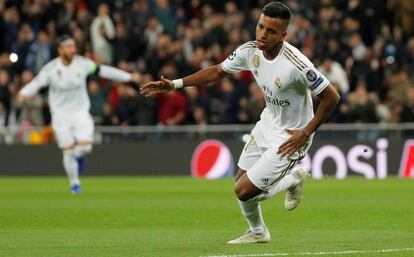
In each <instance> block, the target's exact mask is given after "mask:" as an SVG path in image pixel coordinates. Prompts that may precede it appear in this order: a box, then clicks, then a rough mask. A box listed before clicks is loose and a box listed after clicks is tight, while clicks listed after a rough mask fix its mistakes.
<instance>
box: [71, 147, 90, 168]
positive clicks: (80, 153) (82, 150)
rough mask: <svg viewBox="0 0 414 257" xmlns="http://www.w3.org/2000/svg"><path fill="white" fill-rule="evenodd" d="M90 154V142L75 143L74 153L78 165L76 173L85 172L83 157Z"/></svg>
mask: <svg viewBox="0 0 414 257" xmlns="http://www.w3.org/2000/svg"><path fill="white" fill-rule="evenodd" d="M91 152H92V142H90V141H79V142H77V143H76V146H75V148H74V153H75V156H76V161H77V163H78V173H79V174H82V173H83V171H84V170H85V155H86V154H89V153H91Z"/></svg>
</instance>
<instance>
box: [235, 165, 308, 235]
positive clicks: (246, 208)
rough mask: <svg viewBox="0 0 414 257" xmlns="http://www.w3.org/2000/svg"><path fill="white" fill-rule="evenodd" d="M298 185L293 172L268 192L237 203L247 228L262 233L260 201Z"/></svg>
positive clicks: (263, 225) (262, 222)
mask: <svg viewBox="0 0 414 257" xmlns="http://www.w3.org/2000/svg"><path fill="white" fill-rule="evenodd" d="M299 183H300V179H299V178H298V177H297V176H295V175H294V172H292V173H290V174H289V175H286V176H285V177H283V178H282V179H281V180H280V181H279V182H278V183H276V184H275V185H274V186H273V187H272V188H270V189H269V191H268V192H266V193H265V192H264V193H262V194H259V195H257V196H255V197H253V198H251V199H249V200H248V201H246V202H242V201H240V200H238V201H239V205H240V209H241V211H242V213H243V215H244V217H245V218H246V220H247V223H249V228H250V230H251V231H252V232H254V233H263V231H264V227H265V224H264V221H263V216H262V211H261V209H260V201H264V200H267V199H269V198H272V197H273V196H275V195H276V194H277V193H280V192H284V191H286V190H287V189H288V188H290V187H292V186H296V185H298V184H299Z"/></svg>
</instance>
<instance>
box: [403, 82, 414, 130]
mask: <svg viewBox="0 0 414 257" xmlns="http://www.w3.org/2000/svg"><path fill="white" fill-rule="evenodd" d="M400 121H401V122H414V87H410V88H409V89H408V90H407V98H406V102H405V103H404V105H403V106H402V110H401V114H400Z"/></svg>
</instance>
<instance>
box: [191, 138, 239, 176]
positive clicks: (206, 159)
mask: <svg viewBox="0 0 414 257" xmlns="http://www.w3.org/2000/svg"><path fill="white" fill-rule="evenodd" d="M233 163H234V162H233V156H232V154H231V152H230V150H229V148H228V147H227V146H226V145H225V144H223V143H222V142H221V141H219V140H215V139H209V140H205V141H203V142H201V143H200V144H199V145H198V146H197V147H196V149H195V150H194V152H193V156H192V159H191V175H192V176H193V177H195V178H208V179H216V178H221V177H227V176H232V175H233V172H234V164H233Z"/></svg>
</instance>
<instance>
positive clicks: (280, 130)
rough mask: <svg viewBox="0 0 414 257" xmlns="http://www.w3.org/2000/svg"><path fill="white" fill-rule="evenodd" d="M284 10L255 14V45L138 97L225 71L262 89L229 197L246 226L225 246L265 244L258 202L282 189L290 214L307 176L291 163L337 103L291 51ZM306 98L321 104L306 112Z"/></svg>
mask: <svg viewBox="0 0 414 257" xmlns="http://www.w3.org/2000/svg"><path fill="white" fill-rule="evenodd" d="M290 17H291V12H290V10H289V8H288V7H287V6H285V5H283V4H282V3H280V2H270V3H268V4H267V5H266V6H265V7H264V8H263V10H262V15H261V17H260V20H259V22H258V24H257V27H256V41H251V42H247V43H245V44H243V45H241V46H240V47H238V48H237V49H236V50H235V51H234V52H233V53H232V54H231V55H230V56H229V57H228V58H227V59H226V60H225V61H224V62H223V63H221V64H218V65H215V66H211V67H208V68H206V69H203V70H201V71H198V72H196V73H194V74H192V75H190V76H187V77H185V78H183V79H176V80H173V81H171V80H168V79H166V78H165V77H163V76H162V77H161V80H160V81H155V82H150V83H147V84H145V85H143V86H142V87H141V89H140V90H141V93H143V94H144V95H146V96H152V95H154V94H157V93H159V92H164V91H169V90H173V89H177V88H181V87H183V86H195V85H200V84H205V83H209V82H213V81H217V80H219V79H221V78H223V77H225V76H226V75H228V73H234V72H240V71H243V70H250V71H251V72H252V74H253V75H254V77H255V79H256V81H257V84H258V85H259V87H260V88H261V89H262V91H263V93H264V96H265V99H266V108H265V109H264V110H263V112H262V114H261V117H260V121H259V122H257V124H256V126H255V127H254V129H253V130H252V132H251V135H250V139H249V140H248V142H247V143H246V145H245V146H244V148H243V151H242V153H241V156H240V159H239V162H238V166H239V168H240V169H239V171H238V173H237V175H236V178H235V180H236V185H235V193H236V195H237V197H238V199H239V205H240V208H241V211H242V213H243V215H244V216H245V218H246V219H247V222H248V224H249V229H248V230H247V232H246V233H245V234H244V235H242V236H241V237H239V238H236V239H234V240H231V241H229V242H228V243H229V244H245V243H262V242H268V241H269V240H270V233H269V231H268V229H267V228H266V226H265V224H264V222H263V217H262V214H261V210H260V204H259V202H260V201H262V200H265V199H269V198H270V197H273V196H274V195H275V194H276V193H278V192H283V191H286V196H285V208H287V209H288V210H293V209H294V208H296V207H297V206H298V204H299V202H300V201H301V199H302V197H303V184H304V182H305V180H306V177H307V175H308V173H307V171H304V170H300V169H295V165H296V164H297V163H298V161H299V160H300V159H302V158H303V157H304V156H305V154H306V152H307V151H308V149H309V147H310V145H311V143H312V138H313V134H314V132H315V131H316V130H317V128H318V127H319V126H320V125H321V124H322V123H323V121H324V120H325V119H326V118H327V117H328V115H329V114H330V113H331V111H332V110H333V109H334V107H335V105H336V104H337V103H338V101H339V95H338V94H337V92H336V91H335V89H334V88H333V86H332V85H331V84H330V83H329V81H328V80H327V79H326V78H325V77H324V76H323V75H322V74H321V73H320V72H319V71H318V70H316V69H315V67H314V65H313V64H312V63H311V62H310V61H309V60H308V58H307V57H305V56H304V55H303V54H302V53H301V52H300V51H299V50H298V49H297V48H295V47H294V46H292V45H290V44H289V43H288V42H286V41H285V38H286V34H287V28H288V24H289V20H290ZM311 94H314V95H318V96H319V97H320V99H321V102H320V104H319V106H318V108H317V110H316V113H315V114H314V113H313V107H312V98H311Z"/></svg>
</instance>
